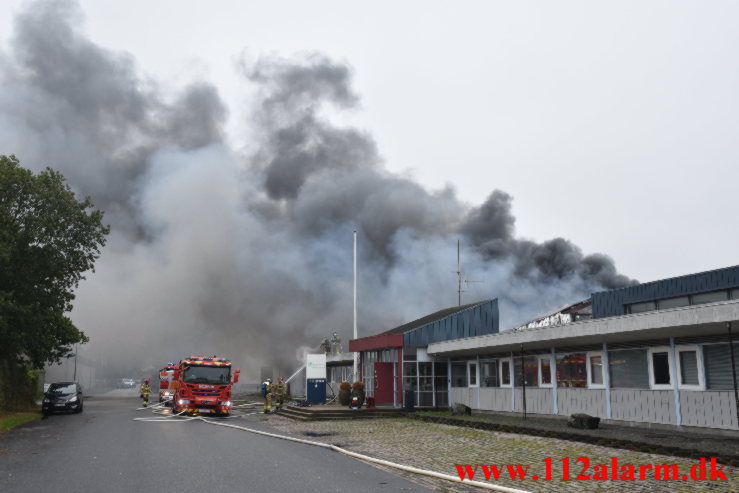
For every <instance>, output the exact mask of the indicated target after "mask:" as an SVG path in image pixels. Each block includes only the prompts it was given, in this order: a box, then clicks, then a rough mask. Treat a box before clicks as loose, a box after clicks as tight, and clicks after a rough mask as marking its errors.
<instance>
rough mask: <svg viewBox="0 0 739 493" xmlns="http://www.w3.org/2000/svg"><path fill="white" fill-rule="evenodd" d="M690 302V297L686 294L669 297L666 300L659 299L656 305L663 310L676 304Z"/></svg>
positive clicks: (675, 306) (684, 304)
mask: <svg viewBox="0 0 739 493" xmlns="http://www.w3.org/2000/svg"><path fill="white" fill-rule="evenodd" d="M689 304H690V299H689V298H688V297H687V296H681V297H679V298H670V299H667V300H659V301H658V302H657V305H658V306H659V309H660V310H665V309H667V308H677V307H678V306H688V305H689Z"/></svg>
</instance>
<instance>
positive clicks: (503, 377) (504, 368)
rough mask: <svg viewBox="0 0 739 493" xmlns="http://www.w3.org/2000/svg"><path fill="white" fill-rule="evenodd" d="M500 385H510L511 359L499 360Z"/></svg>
mask: <svg viewBox="0 0 739 493" xmlns="http://www.w3.org/2000/svg"><path fill="white" fill-rule="evenodd" d="M500 386H501V387H510V386H511V359H510V358H506V359H502V360H500Z"/></svg>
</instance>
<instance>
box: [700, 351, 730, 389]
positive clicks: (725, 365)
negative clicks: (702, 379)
mask: <svg viewBox="0 0 739 493" xmlns="http://www.w3.org/2000/svg"><path fill="white" fill-rule="evenodd" d="M734 358H735V359H736V358H739V344H738V343H734ZM703 360H704V361H705V365H706V387H707V388H708V390H733V389H734V381H733V378H732V376H731V353H730V352H729V344H728V343H725V344H708V345H705V346H703ZM735 364H736V363H735ZM736 378H737V381H739V364H736Z"/></svg>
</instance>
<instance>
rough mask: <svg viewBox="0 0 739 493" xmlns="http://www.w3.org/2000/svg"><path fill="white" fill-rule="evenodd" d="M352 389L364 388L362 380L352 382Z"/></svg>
mask: <svg viewBox="0 0 739 493" xmlns="http://www.w3.org/2000/svg"><path fill="white" fill-rule="evenodd" d="M352 390H364V382H354V383H353V384H352Z"/></svg>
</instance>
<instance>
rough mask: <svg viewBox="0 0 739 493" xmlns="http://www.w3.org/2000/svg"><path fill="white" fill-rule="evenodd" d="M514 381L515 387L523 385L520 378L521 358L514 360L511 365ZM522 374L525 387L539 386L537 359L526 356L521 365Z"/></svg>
mask: <svg viewBox="0 0 739 493" xmlns="http://www.w3.org/2000/svg"><path fill="white" fill-rule="evenodd" d="M513 367H514V368H513V374H514V381H515V382H516V385H517V386H519V387H520V386H522V385H523V379H522V378H521V358H515V359H514V364H513ZM523 374H524V376H525V377H526V386H527V387H538V386H539V359H538V358H537V357H536V356H526V357H525V358H524V364H523Z"/></svg>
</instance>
